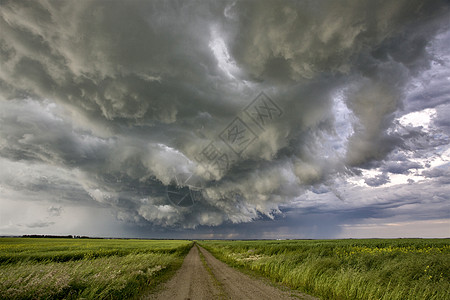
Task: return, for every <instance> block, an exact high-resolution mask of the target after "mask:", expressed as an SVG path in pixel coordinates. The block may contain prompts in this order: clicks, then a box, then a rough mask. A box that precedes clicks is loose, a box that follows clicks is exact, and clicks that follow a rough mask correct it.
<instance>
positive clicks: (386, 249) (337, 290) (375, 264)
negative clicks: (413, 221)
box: [198, 239, 450, 300]
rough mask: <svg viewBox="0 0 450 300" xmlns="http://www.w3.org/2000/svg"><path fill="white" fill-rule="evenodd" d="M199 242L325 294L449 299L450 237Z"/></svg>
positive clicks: (247, 267) (251, 269) (246, 266)
mask: <svg viewBox="0 0 450 300" xmlns="http://www.w3.org/2000/svg"><path fill="white" fill-rule="evenodd" d="M198 243H199V244H200V245H201V246H203V247H204V248H205V249H207V250H208V251H209V252H210V253H212V254H213V255H214V256H215V257H216V258H218V259H220V260H222V261H224V262H226V263H227V264H229V265H231V266H234V267H237V268H238V269H241V270H243V271H244V272H247V273H253V274H255V275H262V276H263V277H268V278H270V279H271V280H272V281H273V282H277V283H281V284H283V285H286V286H288V287H290V288H292V289H296V290H300V291H302V292H304V293H307V294H310V295H313V296H316V297H319V298H320V299H386V300H387V299H389V300H391V299H398V300H400V299H402V300H403V299H420V300H423V299H442V300H444V299H445V300H448V299H450V240H449V239H366V240H283V241H261V240H255V241H199V242H198Z"/></svg>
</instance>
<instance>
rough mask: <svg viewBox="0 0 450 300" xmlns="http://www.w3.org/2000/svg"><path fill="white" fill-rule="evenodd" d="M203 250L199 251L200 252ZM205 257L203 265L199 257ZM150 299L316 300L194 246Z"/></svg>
mask: <svg viewBox="0 0 450 300" xmlns="http://www.w3.org/2000/svg"><path fill="white" fill-rule="evenodd" d="M199 251H200V252H199ZM200 254H202V256H203V259H204V262H202V258H201V257H200ZM146 298H147V299H180V300H186V299H192V300H194V299H195V300H197V299H249V300H252V299H255V300H261V299H308V300H309V299H317V298H314V297H312V296H309V295H306V294H303V293H300V292H298V291H291V290H281V289H279V288H277V287H274V286H272V285H270V284H268V283H267V282H265V281H263V280H259V279H255V278H251V277H249V276H248V275H246V274H243V273H241V272H239V271H237V270H235V269H233V268H231V267H229V266H228V265H227V264H225V263H223V262H221V261H219V260H218V259H216V258H215V257H214V256H212V255H211V253H209V252H208V251H206V250H205V249H204V248H202V247H200V246H198V245H195V246H193V247H192V248H191V250H190V251H189V253H188V255H187V256H186V258H185V259H184V262H183V264H182V266H181V268H180V269H179V270H178V271H177V273H176V274H175V276H174V277H172V279H170V280H169V281H168V282H167V283H165V284H164V286H163V289H162V290H161V291H160V292H158V293H155V294H152V295H149V296H148V297H146Z"/></svg>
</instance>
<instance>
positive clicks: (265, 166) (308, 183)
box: [0, 0, 450, 235]
mask: <svg viewBox="0 0 450 300" xmlns="http://www.w3.org/2000/svg"><path fill="white" fill-rule="evenodd" d="M449 9H450V6H449V5H448V2H447V1H437V0H436V1H434V0H431V1H406V0H405V1H401V0H397V1H282V2H280V1H126V2H125V1H58V2H55V1H2V4H1V10H0V61H1V62H0V63H1V69H0V100H1V101H0V168H1V171H0V196H1V197H2V198H1V199H0V201H4V204H2V205H4V207H8V206H11V207H15V206H13V204H11V203H14V201H19V200H20V201H28V202H30V203H34V204H36V203H45V204H43V205H45V207H47V208H46V210H45V209H43V210H42V216H40V218H38V219H32V220H16V221H14V220H12V221H10V222H12V225H8V226H10V227H8V226H6V225H5V224H0V225H2V226H3V227H0V228H12V227H14V224H13V223H14V222H15V224H18V225H17V226H19V227H20V226H22V227H24V226H26V227H33V228H34V227H49V226H50V227H51V226H52V225H53V224H55V222H58V221H57V220H59V219H58V218H60V217H61V216H64V215H65V214H70V211H71V209H72V208H74V207H78V208H79V209H82V208H92V209H103V210H109V211H111V212H112V213H113V215H114V217H115V218H116V219H117V220H120V222H122V223H123V224H128V225H127V226H129V224H133V226H137V227H136V228H143V227H146V226H156V227H158V228H159V227H161V228H169V229H170V230H172V229H178V228H185V229H192V228H198V227H199V226H200V228H206V227H205V226H225V227H223V228H226V226H232V225H230V224H240V223H248V222H255V220H256V222H258V221H257V220H267V222H277V220H280V219H283V216H287V218H288V219H287V221H286V222H288V223H289V222H293V221H292V220H294V219H296V218H297V219H298V220H300V219H302V218H307V217H306V216H307V215H308V213H323V214H339V213H341V216H342V218H343V219H342V220H340V221H339V222H340V223H342V224H344V223H345V222H347V220H348V219H351V220H354V219H355V217H354V215H355V214H358V213H359V214H360V215H361V218H360V219H364V218H383V217H385V218H388V217H389V218H390V217H392V216H395V213H394V212H393V211H395V212H396V213H398V214H399V215H406V214H408V213H410V212H409V209H413V205H417V206H418V207H421V206H420V203H422V202H421V201H423V203H425V202H426V203H427V205H426V207H428V210H429V212H430V213H429V214H426V216H425V217H424V218H425V219H429V220H431V219H442V218H445V216H443V215H442V214H434V213H435V212H439V211H440V209H442V208H445V207H446V208H445V209H447V211H448V201H449V200H450V199H449V196H448V195H449V194H448V193H446V192H445V191H446V190H448V183H449V179H448V178H449V172H448V169H449V157H450V152H449V151H450V150H449V122H448V120H449V119H450V101H449V92H450V91H449V90H448V87H449V86H450V84H449V78H450V71H449V70H450V69H449V63H450V52H449V50H448V49H450V31H449V30H450V28H449V25H450V22H449V21H448V20H450V18H449V17H450V10H449ZM186 174H187V177H186ZM183 176H184V177H183ZM181 178H182V180H181ZM186 178H188V179H189V180H194V179H195V182H194V183H190V182H188V181H187V180H186ZM180 180H181V182H180ZM176 183H178V186H175V187H174V185H175V184H176ZM424 186H429V187H430V188H432V189H433V190H432V192H431V196H430V195H428V194H427V195H425V196H426V197H429V196H430V197H431V198H427V199H418V196H415V197H414V200H405V199H406V198H407V197H411V195H414V194H415V191H421V190H422V189H423V187H424ZM394 190H395V193H396V194H395V195H396V197H392V195H391V194H390V192H389V191H394ZM171 192H176V193H187V194H188V195H187V197H188V198H177V199H178V200H176V199H175V198H173V197H172V198H171V196H173V195H171ZM423 193H424V192H422V194H423ZM177 195H178V194H177ZM362 195H365V197H369V198H370V199H364V197H362ZM388 195H389V196H388ZM186 199H189V200H188V202H187V203H186V202H183V201H187V200H186ZM312 199H314V200H312ZM371 199H375V200H371ZM376 199H378V200H376ZM380 199H382V200H380ZM410 199H411V198H410ZM433 199H434V200H433ZM405 201H406V202H407V203H408V205H406V204H404V203H405ZM375 203H384V204H383V205H376V204H375ZM395 203H397V204H398V205H396V204H395ZM445 203H447V206H445V205H446V204H445ZM411 205H412V206H411ZM399 207H407V208H408V209H405V210H402V209H397V208H399ZM14 209H15V208H14ZM365 209H366V210H365ZM12 210H13V208H11V209H10V210H8V211H12ZM352 210H353V211H354V213H355V214H351V213H349V211H352ZM5 211H6V210H5ZM294 211H295V212H296V216H297V217H296V218H294V217H292V213H293V212H294ZM364 211H366V212H368V211H370V213H368V214H367V215H364ZM363 216H364V217H363ZM447 217H448V215H447ZM264 222H266V221H264ZM298 222H302V221H298ZM336 222H337V221H336ZM339 222H338V223H339ZM352 222H353V221H352ZM20 224H22V225H20ZM23 224H27V225H23ZM5 226H6V227H5ZM11 226H12V227H11ZM233 226H234V225H233ZM283 226H284V225H283ZM169 229H168V230H169ZM6 230H7V229H2V231H4V232H6ZM331 235H334V233H331Z"/></svg>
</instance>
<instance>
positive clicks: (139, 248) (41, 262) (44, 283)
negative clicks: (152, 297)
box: [0, 238, 193, 299]
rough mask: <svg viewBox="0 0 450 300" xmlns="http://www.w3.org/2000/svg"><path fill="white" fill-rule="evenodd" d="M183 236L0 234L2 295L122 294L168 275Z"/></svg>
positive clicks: (179, 258) (185, 244) (183, 246)
mask: <svg viewBox="0 0 450 300" xmlns="http://www.w3.org/2000/svg"><path fill="white" fill-rule="evenodd" d="M192 244H193V243H192V242H190V241H184V240H122V239H65V238H64V239H63V238H61V239H60V238H0V299H62V298H64V299H79V298H85V299H125V298H132V297H135V296H138V295H139V294H141V293H143V292H145V291H146V290H148V289H150V288H152V287H154V286H156V285H157V284H158V283H160V282H161V281H164V280H165V279H167V278H168V277H170V276H171V275H172V274H173V273H174V272H175V270H177V269H178V268H179V267H180V266H181V264H182V262H183V258H184V256H185V255H186V254H187V253H188V252H189V249H190V248H191V247H192Z"/></svg>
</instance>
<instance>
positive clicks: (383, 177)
mask: <svg viewBox="0 0 450 300" xmlns="http://www.w3.org/2000/svg"><path fill="white" fill-rule="evenodd" d="M364 182H365V183H366V184H367V185H369V186H379V185H383V184H385V183H388V182H389V176H387V174H385V173H383V174H380V175H377V176H375V177H372V178H366V179H365V180H364Z"/></svg>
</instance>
